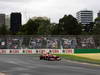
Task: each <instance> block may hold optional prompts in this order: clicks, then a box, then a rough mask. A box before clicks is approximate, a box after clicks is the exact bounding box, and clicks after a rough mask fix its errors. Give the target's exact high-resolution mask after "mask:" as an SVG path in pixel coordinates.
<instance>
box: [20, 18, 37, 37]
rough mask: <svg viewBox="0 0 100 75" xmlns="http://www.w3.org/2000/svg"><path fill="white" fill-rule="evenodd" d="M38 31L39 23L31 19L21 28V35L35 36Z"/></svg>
mask: <svg viewBox="0 0 100 75" xmlns="http://www.w3.org/2000/svg"><path fill="white" fill-rule="evenodd" d="M37 30H38V25H37V23H36V22H35V21H33V20H32V19H29V20H28V22H27V23H26V24H25V25H23V27H22V28H21V31H20V33H21V34H24V35H33V34H37Z"/></svg>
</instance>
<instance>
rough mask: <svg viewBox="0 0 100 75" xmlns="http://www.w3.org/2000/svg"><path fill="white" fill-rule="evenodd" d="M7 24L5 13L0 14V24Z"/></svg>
mask: <svg viewBox="0 0 100 75" xmlns="http://www.w3.org/2000/svg"><path fill="white" fill-rule="evenodd" d="M2 25H5V14H0V26H2Z"/></svg>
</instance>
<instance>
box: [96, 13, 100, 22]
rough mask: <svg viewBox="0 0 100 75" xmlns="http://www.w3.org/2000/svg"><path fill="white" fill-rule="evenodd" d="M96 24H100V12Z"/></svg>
mask: <svg viewBox="0 0 100 75" xmlns="http://www.w3.org/2000/svg"><path fill="white" fill-rule="evenodd" d="M95 23H96V24H100V11H99V12H98V13H97V18H96V19H95Z"/></svg>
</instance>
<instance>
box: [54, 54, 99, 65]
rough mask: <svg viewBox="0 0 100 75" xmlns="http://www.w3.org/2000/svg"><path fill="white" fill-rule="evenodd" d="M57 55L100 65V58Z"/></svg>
mask: <svg viewBox="0 0 100 75" xmlns="http://www.w3.org/2000/svg"><path fill="white" fill-rule="evenodd" d="M55 55H57V56H60V57H61V58H64V59H67V60H72V61H78V62H85V63H91V64H99V65H100V60H95V59H89V58H85V57H79V56H75V55H67V54H55Z"/></svg>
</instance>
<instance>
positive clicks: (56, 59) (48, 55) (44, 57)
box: [40, 54, 61, 61]
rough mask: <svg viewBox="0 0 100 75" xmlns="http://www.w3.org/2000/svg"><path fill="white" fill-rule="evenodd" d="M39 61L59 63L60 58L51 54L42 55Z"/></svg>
mask: <svg viewBox="0 0 100 75" xmlns="http://www.w3.org/2000/svg"><path fill="white" fill-rule="evenodd" d="M40 60H49V61H60V60H61V58H60V57H59V56H56V55H52V54H43V55H41V56H40Z"/></svg>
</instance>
